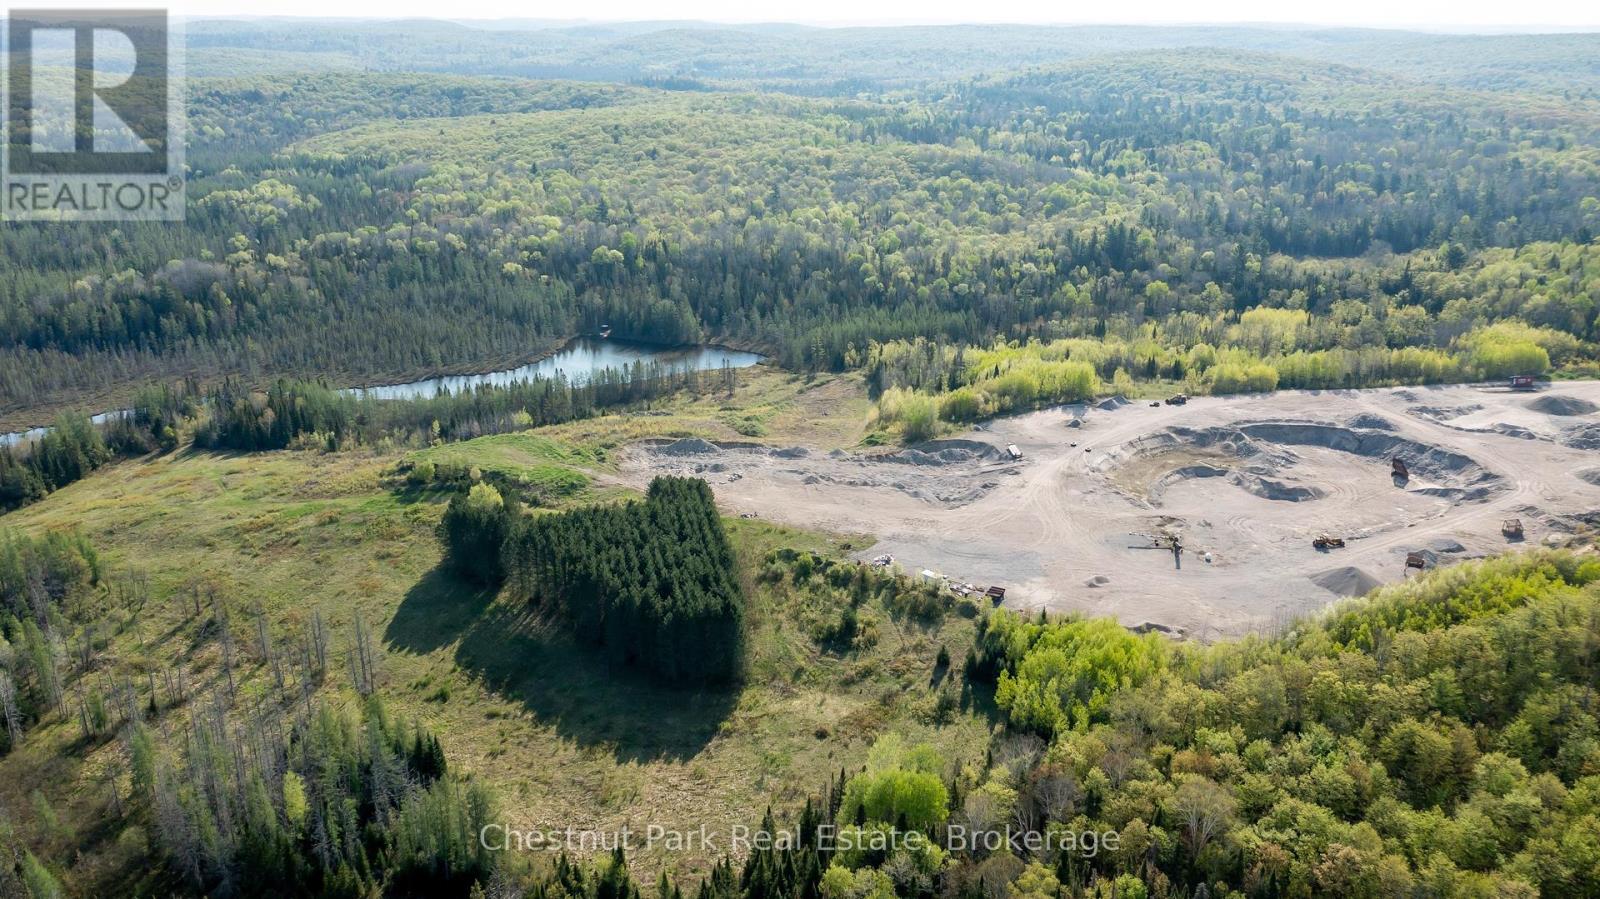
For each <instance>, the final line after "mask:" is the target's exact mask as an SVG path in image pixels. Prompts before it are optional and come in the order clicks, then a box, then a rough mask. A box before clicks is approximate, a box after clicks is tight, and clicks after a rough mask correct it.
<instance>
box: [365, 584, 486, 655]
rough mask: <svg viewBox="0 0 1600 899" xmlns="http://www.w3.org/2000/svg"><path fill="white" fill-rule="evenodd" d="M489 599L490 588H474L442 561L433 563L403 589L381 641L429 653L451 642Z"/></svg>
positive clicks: (394, 646) (389, 645)
mask: <svg viewBox="0 0 1600 899" xmlns="http://www.w3.org/2000/svg"><path fill="white" fill-rule="evenodd" d="M493 599H494V594H493V592H492V591H489V590H484V589H475V588H474V587H473V585H472V584H470V583H469V582H467V581H465V580H463V579H462V578H459V577H456V576H455V575H453V574H451V573H450V571H449V570H448V569H446V568H445V567H444V565H443V564H439V565H435V566H434V567H433V568H432V569H431V570H429V571H428V573H427V574H425V575H423V576H422V580H420V581H417V582H416V583H415V584H412V585H411V589H410V590H407V591H406V597H405V599H403V600H401V602H400V608H398V609H396V610H395V613H394V620H393V621H390V622H389V627H388V629H387V630H385V631H384V634H383V642H384V644H385V645H387V646H388V647H389V648H390V649H391V650H396V649H398V650H403V651H406V652H415V653H419V654H420V653H429V652H433V651H434V650H436V649H439V648H440V647H443V646H448V645H450V644H451V643H454V642H455V641H456V640H457V639H458V638H459V637H460V636H461V635H462V634H463V633H465V632H466V631H467V629H468V628H470V627H471V626H472V625H473V623H474V622H476V621H477V620H478V618H479V617H481V616H482V615H483V613H484V610H485V609H487V608H488V607H489V603H490V602H491V601H492V600H493Z"/></svg>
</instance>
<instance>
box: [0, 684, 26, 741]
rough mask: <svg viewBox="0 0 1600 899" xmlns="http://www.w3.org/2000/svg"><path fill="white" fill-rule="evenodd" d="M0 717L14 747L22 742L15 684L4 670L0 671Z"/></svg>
mask: <svg viewBox="0 0 1600 899" xmlns="http://www.w3.org/2000/svg"><path fill="white" fill-rule="evenodd" d="M0 718H4V719H5V724H6V735H7V736H9V737H10V738H11V746H12V748H16V747H17V746H18V745H20V744H21V743H22V712H21V710H19V709H18V708H17V685H16V684H15V683H13V682H12V680H11V675H9V674H7V673H5V672H4V671H0Z"/></svg>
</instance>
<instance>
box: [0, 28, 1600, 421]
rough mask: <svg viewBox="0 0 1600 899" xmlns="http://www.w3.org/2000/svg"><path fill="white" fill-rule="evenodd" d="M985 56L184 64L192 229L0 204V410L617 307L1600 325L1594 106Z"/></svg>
mask: <svg viewBox="0 0 1600 899" xmlns="http://www.w3.org/2000/svg"><path fill="white" fill-rule="evenodd" d="M263 27H264V26H263ZM404 31H405V29H403V28H399V27H398V26H397V31H396V32H395V33H396V34H399V33H402V32H404ZM202 33H204V29H202ZM472 34H477V33H476V32H473V33H472ZM540 34H543V32H540ZM1204 34H1205V33H1203V32H1201V33H1196V34H1195V35H1191V37H1192V39H1194V40H1205V39H1208V38H1206V37H1205V36H1204ZM496 35H497V36H496V37H495V38H494V39H495V40H505V39H509V38H506V37H505V36H504V35H503V34H500V33H496ZM905 38H906V35H898V36H897V39H905ZM641 39H642V38H641ZM774 39H776V38H774ZM1572 40H1578V39H1577V38H1573V39H1572ZM379 43H380V44H381V41H380V42H379ZM1506 46H1507V47H1508V48H1509V49H1508V50H1507V51H1506V52H1508V53H1513V54H1514V53H1516V52H1521V51H1520V50H1519V49H1517V48H1519V47H1521V46H1522V45H1521V44H1520V43H1518V42H1517V41H1515V40H1511V39H1508V43H1507V45H1506ZM422 58H426V57H425V56H423V57H419V59H422ZM1015 62H1016V63H1017V64H1018V65H1020V64H1021V62H1022V60H1021V59H1020V58H1019V59H1016V60H1015ZM291 68H292V67H291ZM958 68H959V67H945V68H937V67H936V68H935V69H933V70H932V71H933V72H934V73H936V74H937V73H939V72H944V73H946V74H945V77H944V78H942V79H940V80H939V81H938V82H937V84H930V85H929V86H927V87H924V88H919V89H918V90H915V91H897V92H894V93H881V92H874V91H862V92H859V93H860V97H858V98H855V99H801V98H797V97H793V96H784V95H780V94H775V93H757V94H752V93H726V92H707V91H693V92H686V91H682V90H672V89H662V88H661V87H643V86H627V85H615V84H613V85H607V84H581V83H576V82H518V81H512V80H505V79H496V78H484V77H477V78H472V77H456V76H434V77H423V76H416V75H406V74H400V73H395V74H351V73H340V74H337V75H329V74H322V73H304V74H278V75H273V76H269V77H263V78H251V79H249V80H241V79H227V78H215V79H213V78H205V77H197V78H194V79H192V81H191V85H190V87H191V93H192V107H193V108H192V109H191V113H190V119H191V122H192V125H193V129H192V130H193V147H192V149H191V152H190V160H191V164H192V165H193V166H194V167H195V172H194V180H193V184H192V187H191V191H192V194H191V195H192V197H193V198H194V202H193V204H192V207H193V208H192V209H191V210H190V213H189V217H188V222H187V224H186V225H185V226H184V227H182V228H179V229H163V228H157V227H154V226H145V225H134V224H123V225H120V226H112V225H93V226H90V225H83V226H72V227H69V228H58V227H51V228H50V229H44V228H42V227H40V226H22V227H17V228H11V229H7V230H6V232H5V233H4V235H3V236H0V242H3V249H4V254H3V258H4V260H5V262H4V263H3V265H4V267H5V268H4V271H5V273H6V277H5V278H3V279H0V409H4V410H6V413H7V414H8V416H10V417H11V418H12V420H26V421H31V422H33V423H43V422H44V421H45V420H47V419H48V417H49V416H48V411H47V410H49V409H51V408H52V407H59V406H60V405H62V404H64V403H68V402H85V403H90V404H100V406H99V407H100V408H104V407H108V406H110V405H112V404H113V402H115V397H116V395H117V394H119V393H123V394H124V396H125V391H126V390H127V389H128V388H127V386H126V385H129V384H131V383H139V382H141V381H144V380H146V379H153V378H165V377H172V376H175V375H193V376H199V377H202V378H207V379H210V378H215V377H217V376H220V375H225V374H232V375H237V376H240V377H243V378H245V379H246V380H247V381H249V382H254V383H257V384H259V383H263V382H265V381H266V380H269V379H271V378H272V377H276V376H280V375H299V376H320V377H327V378H330V379H332V380H333V381H335V382H336V383H351V382H371V381H374V380H383V379H394V378H399V377H401V376H404V375H409V374H415V373H419V372H427V371H439V370H450V369H456V370H460V369H467V368H484V367H493V366H495V365H501V364H504V363H506V362H508V361H511V360H515V359H523V358H527V357H529V356H531V355H535V354H538V353H540V352H542V351H545V350H547V349H549V348H551V347H553V346H555V345H556V344H557V343H559V342H560V341H562V340H564V339H565V338H567V337H570V336H572V335H574V334H577V333H582V332H589V331H593V330H595V329H597V328H599V327H600V326H601V325H603V324H609V325H612V326H613V328H614V329H615V333H617V334H618V335H619V336H628V337H636V338H641V339H646V340H651V341H655V342H660V343H680V342H689V341H696V340H703V339H716V340H721V341H725V342H733V343H738V344H741V345H746V346H750V347H756V348H764V349H769V350H773V351H775V352H776V354H777V358H778V360H779V361H780V362H781V363H782V364H784V365H786V366H789V367H794V368H804V369H842V368H849V367H854V366H857V365H860V364H863V363H864V362H865V360H866V359H867V355H868V353H869V350H870V347H871V344H872V343H873V342H887V341H890V340H895V339H910V338H913V337H923V338H925V339H930V340H937V341H941V342H944V343H949V344H961V343H965V344H979V345H988V344H989V343H990V342H992V341H993V340H995V339H997V338H998V339H1006V340H1015V339H1026V338H1030V337H1041V338H1060V337H1094V338H1099V337H1102V336H1105V335H1107V334H1112V335H1121V336H1132V335H1137V333H1138V332H1139V329H1140V328H1141V327H1143V326H1144V325H1145V324H1146V323H1147V322H1151V321H1156V322H1166V321H1168V320H1170V319H1171V318H1172V317H1173V316H1175V315H1178V314H1183V313H1192V314H1194V315H1198V316H1202V317H1206V318H1213V319H1215V318H1217V317H1223V318H1224V319H1227V317H1229V316H1237V315H1238V314H1239V313H1240V312H1242V311H1245V310H1249V309H1253V308H1257V307H1262V306H1265V307H1270V308H1284V309H1290V310H1305V311H1307V312H1308V313H1310V314H1312V315H1313V316H1315V318H1316V320H1317V322H1318V323H1319V326H1321V327H1319V328H1317V329H1316V330H1317V332H1318V333H1319V335H1323V336H1320V337H1319V339H1318V340H1317V341H1315V342H1313V343H1311V344H1309V345H1306V346H1303V347H1298V348H1300V349H1305V350H1322V349H1330V348H1333V347H1335V346H1345V347H1351V346H1357V345H1359V346H1368V347H1370V346H1374V345H1379V344H1381V345H1383V346H1387V347H1390V348H1403V347H1425V348H1437V349H1450V348H1451V347H1452V344H1453V343H1454V342H1455V341H1456V340H1458V339H1459V338H1461V337H1462V336H1463V335H1466V334H1468V333H1469V332H1472V331H1474V330H1475V329H1478V328H1481V327H1483V326H1485V325H1487V324H1492V323H1494V322H1496V321H1499V320H1502V319H1506V318H1515V319H1518V320H1520V321H1523V322H1525V323H1527V324H1530V325H1534V326H1542V327H1549V328H1553V329H1557V330H1560V331H1562V332H1565V333H1567V334H1570V335H1572V336H1573V337H1575V338H1576V339H1577V340H1579V341H1581V342H1585V343H1588V342H1592V341H1593V339H1594V337H1595V334H1594V327H1595V325H1594V320H1595V312H1596V303H1597V300H1596V289H1597V288H1596V277H1597V276H1596V274H1595V268H1596V263H1595V262H1594V260H1593V256H1594V251H1593V246H1594V243H1593V241H1594V238H1595V236H1596V234H1597V233H1600V158H1597V155H1596V153H1597V150H1596V134H1597V133H1600V113H1597V112H1596V111H1595V109H1594V108H1593V107H1592V104H1588V103H1586V102H1581V101H1577V100H1573V99H1570V98H1563V97H1561V96H1558V95H1555V94H1550V93H1545V94H1539V95H1537V96H1534V95H1529V94H1525V93H1517V92H1514V91H1508V90H1502V89H1494V90H1465V89H1462V88H1460V87H1454V86H1438V85H1431V84H1421V83H1418V82H1415V81H1412V80H1408V79H1407V78H1406V77H1404V76H1399V75H1395V74H1391V73H1386V72H1380V71H1375V70H1372V69H1362V68H1353V67H1349V66H1344V65H1329V64H1326V63H1322V62H1311V61H1307V60H1305V59H1296V58H1292V57H1288V56H1283V55H1270V54H1263V53H1257V52H1219V51H1218V50H1216V49H1206V50H1175V51H1169V52H1163V53H1160V54H1151V53H1137V52H1136V53H1127V52H1124V53H1118V54H1112V55H1106V56H1097V57H1095V58H1093V59H1084V60H1080V61H1076V62H1071V63H1067V64H1061V63H1053V64H1051V65H1049V66H1046V67H1041V68H1034V69H1028V70H1025V71H1021V72H1016V71H1003V72H1001V71H996V72H991V73H986V74H981V75H975V76H971V77H967V76H966V75H964V74H963V73H962V72H960V71H958V70H957V69H958ZM1007 68H1011V67H1010V66H1008V67H1007ZM660 83H661V84H668V83H667V82H660ZM668 86H669V87H673V86H677V87H681V86H682V85H670V84H668ZM1223 323H1224V324H1226V321H1224V322H1223ZM1334 325H1342V326H1344V329H1343V330H1342V331H1338V330H1337V329H1336V328H1334V327H1332V326H1334ZM1336 333H1337V337H1335V336H1334V335H1335V334H1336ZM1189 348H1190V347H1188V346H1182V347H1179V349H1182V350H1188V349H1189ZM1582 355H1585V356H1591V355H1592V353H1591V352H1589V351H1588V350H1585V351H1584V352H1583V354H1582Z"/></svg>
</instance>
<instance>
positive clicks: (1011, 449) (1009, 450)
mask: <svg viewBox="0 0 1600 899" xmlns="http://www.w3.org/2000/svg"><path fill="white" fill-rule="evenodd" d="M1006 455H1008V456H1010V457H1011V461H1013V462H1021V461H1022V450H1020V449H1017V445H1016V444H1015V443H1008V444H1006Z"/></svg>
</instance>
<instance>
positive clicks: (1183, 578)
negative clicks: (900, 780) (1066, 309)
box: [617, 382, 1600, 640]
mask: <svg viewBox="0 0 1600 899" xmlns="http://www.w3.org/2000/svg"><path fill="white" fill-rule="evenodd" d="M1552 393H1554V394H1558V395H1559V396H1560V397H1563V398H1566V399H1564V400H1563V402H1562V403H1561V408H1563V409H1578V408H1582V406H1581V404H1580V403H1574V402H1570V401H1569V400H1572V399H1576V400H1581V401H1582V402H1584V403H1590V404H1594V405H1596V406H1597V407H1600V382H1570V383H1564V384H1562V385H1561V386H1560V388H1559V390H1558V391H1552ZM1549 398H1551V397H1550V394H1547V395H1546V396H1540V397H1537V398H1530V397H1529V396H1528V395H1527V394H1521V393H1513V392H1511V391H1509V390H1506V389H1505V388H1504V387H1503V386H1500V385H1495V386H1492V387H1470V386H1459V387H1415V388H1405V389H1399V390H1363V391H1318V392H1301V391H1286V392H1280V393H1274V394H1270V395H1258V396H1239V397H1226V398H1213V397H1197V398H1193V399H1191V400H1190V401H1189V403H1188V404H1187V405H1184V406H1166V405H1157V406H1154V407H1152V406H1150V404H1149V402H1148V401H1145V400H1140V401H1136V402H1128V401H1125V400H1120V399H1118V398H1113V399H1112V400H1110V401H1102V402H1100V403H1098V404H1096V405H1095V406H1090V407H1085V406H1083V405H1077V406H1071V407H1061V408H1057V409H1047V410H1043V411H1040V412H1034V413H1030V414H1026V415H1019V416H1012V417H1008V418H1002V419H996V420H994V421H991V422H985V423H983V424H982V425H981V426H979V427H977V428H974V429H973V430H971V431H969V432H967V433H965V434H961V435H959V436H958V437H956V438H955V439H951V440H940V441H934V442H932V443H929V444H923V445H920V446H916V447H909V448H906V449H902V450H871V451H866V450H859V449H843V448H836V447H783V446H763V445H759V444H755V443H750V442H711V441H706V440H700V439H697V438H688V439H684V440H658V441H649V442H645V443H640V444H635V445H633V446H631V447H628V448H626V449H624V450H623V451H622V452H621V453H620V454H619V455H618V457H617V458H618V477H619V479H620V480H621V481H622V482H624V483H627V484H629V485H632V486H635V487H643V486H645V485H647V484H648V483H649V479H650V478H651V477H653V476H654V475H657V474H692V475H698V476H701V477H704V478H706V479H707V480H708V481H709V482H710V483H711V485H712V489H713V490H714V491H715V492H716V495H717V498H718V501H719V503H721V504H722V506H723V507H724V508H725V509H726V510H727V511H728V512H729V513H731V514H747V513H748V514H753V515H757V516H759V517H760V518H762V519H764V520H770V521H775V522H781V523H787V524H793V525H796V526H800V527H806V528H817V529H822V530H828V531H833V532H837V533H848V534H870V535H872V536H873V537H874V538H875V540H876V542H875V543H874V544H873V545H871V546H870V547H864V548H863V550H862V554H861V557H862V558H863V559H870V558H872V557H873V556H876V555H879V554H882V553H889V554H891V555H893V556H894V558H895V560H896V561H897V563H899V564H900V565H902V566H903V567H904V568H905V570H907V571H911V572H916V571H920V570H922V569H929V570H932V571H936V572H939V573H941V574H944V575H948V576H949V577H951V578H952V579H954V580H956V581H958V582H960V583H970V584H975V585H979V586H989V585H996V586H1002V587H1005V588H1006V591H1007V592H1006V599H1005V605H1006V606H1008V607H1016V608H1022V609H1036V608H1048V609H1052V610H1057V611H1068V610H1070V611H1077V612H1082V613H1086V614H1094V615H1112V616H1116V617H1117V618H1119V619H1120V620H1121V621H1122V622H1123V623H1124V624H1127V625H1129V626H1133V625H1136V624H1140V623H1144V622H1149V623H1152V624H1159V625H1161V626H1163V627H1170V628H1173V629H1174V630H1176V629H1180V628H1181V629H1184V630H1185V631H1187V633H1188V634H1189V636H1190V638H1192V639H1199V640H1206V639H1213V638H1218V637H1222V636H1230V635H1237V634H1240V633H1246V632H1251V631H1268V632H1273V631H1277V630H1280V629H1282V628H1283V627H1286V626H1288V625H1289V624H1290V623H1291V622H1292V621H1293V620H1294V619H1296V618H1297V617H1299V616H1302V615H1305V614H1308V613H1310V612H1313V611H1315V610H1317V609H1319V608H1321V607H1322V606H1324V605H1326V604H1327V603H1329V602H1332V601H1334V600H1335V598H1336V597H1337V596H1343V595H1348V594H1353V593H1354V592H1359V591H1364V590H1365V589H1367V588H1368V587H1370V586H1371V585H1372V584H1373V583H1387V582H1391V581H1397V580H1399V579H1400V578H1401V577H1403V576H1404V574H1405V573H1406V569H1405V565H1404V562H1405V557H1406V555H1407V554H1408V553H1410V552H1423V553H1425V554H1426V556H1425V558H1428V559H1429V560H1430V564H1437V565H1448V564H1452V563H1454V562H1455V561H1457V560H1460V559H1463V558H1470V557H1474V556H1482V555H1488V554H1490V553H1494V552H1499V551H1503V550H1505V549H1506V548H1508V547H1510V546H1516V545H1527V546H1538V545H1541V544H1543V543H1545V542H1547V541H1549V540H1553V539H1554V540H1560V539H1566V538H1567V536H1568V535H1570V534H1573V533H1577V532H1580V531H1583V530H1586V529H1587V528H1589V527H1591V526H1593V524H1594V523H1600V513H1597V512H1596V510H1600V462H1597V461H1596V460H1597V458H1600V457H1597V456H1596V455H1595V453H1594V450H1596V449H1600V422H1594V421H1585V420H1584V419H1583V418H1582V414H1583V413H1575V414H1573V415H1566V416H1562V415H1556V414H1552V413H1549V412H1547V411H1540V410H1537V409H1533V408H1530V407H1529V403H1530V402H1533V401H1537V400H1543V399H1549ZM1421 410H1426V411H1427V412H1428V414H1423V412H1422V411H1421ZM1086 411H1087V414H1085V412H1086ZM1073 421H1078V422H1080V424H1078V425H1077V427H1076V428H1069V427H1068V423H1069V422H1073ZM1496 424H1506V425H1510V426H1511V428H1515V429H1525V430H1526V431H1528V432H1530V433H1533V434H1534V435H1535V436H1536V438H1537V439H1528V438H1527V437H1524V436H1518V435H1517V434H1515V433H1507V432H1504V431H1506V430H1509V429H1502V430H1496V429H1495V428H1494V427H1493V426H1494V425H1496ZM1009 444H1015V445H1016V446H1018V447H1019V448H1020V450H1021V451H1022V455H1023V458H1022V460H1021V461H1015V462H1014V461H1012V460H1011V459H1010V458H1009V457H1008V456H1007V455H1006V453H1005V450H1004V448H1005V447H1006V446H1007V445H1009ZM1074 444H1076V445H1074ZM1396 456H1399V457H1401V458H1402V459H1404V460H1405V462H1406V464H1407V467H1408V468H1409V469H1410V477H1409V478H1407V479H1403V480H1402V479H1398V478H1395V477H1393V476H1392V474H1391V469H1390V465H1391V460H1392V459H1393V458H1394V457H1396ZM1507 518H1520V519H1521V520H1522V522H1523V525H1524V529H1525V532H1526V534H1525V539H1524V541H1523V543H1521V544H1513V543H1510V542H1509V541H1508V540H1507V538H1506V537H1505V536H1504V535H1503V534H1502V533H1501V525H1502V522H1503V521H1504V520H1505V519H1507ZM1324 536H1327V537H1334V538H1338V539H1339V540H1342V541H1343V542H1344V545H1343V546H1332V547H1329V548H1326V549H1324V550H1318V549H1316V548H1314V547H1313V546H1312V543H1313V541H1314V540H1316V539H1317V538H1319V537H1324ZM1174 538H1176V539H1177V542H1178V543H1179V545H1180V547H1181V551H1179V552H1174V551H1173V549H1172V543H1173V540H1174ZM1347 569H1348V570H1347ZM1324 582H1326V583H1324ZM1330 584H1331V585H1332V586H1329V585H1330Z"/></svg>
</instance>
